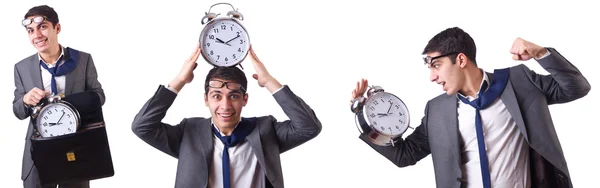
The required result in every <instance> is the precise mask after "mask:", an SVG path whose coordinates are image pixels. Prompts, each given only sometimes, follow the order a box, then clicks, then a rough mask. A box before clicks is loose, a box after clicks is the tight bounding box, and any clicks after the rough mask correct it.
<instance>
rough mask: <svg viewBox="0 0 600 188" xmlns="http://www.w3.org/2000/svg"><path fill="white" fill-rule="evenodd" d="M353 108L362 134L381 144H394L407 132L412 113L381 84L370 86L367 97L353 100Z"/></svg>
mask: <svg viewBox="0 0 600 188" xmlns="http://www.w3.org/2000/svg"><path fill="white" fill-rule="evenodd" d="M351 110H352V112H354V114H355V122H356V121H358V123H357V127H358V130H359V132H360V133H361V134H365V136H366V138H367V140H368V141H370V142H371V143H374V144H376V145H379V146H394V144H395V143H396V142H397V140H398V138H401V137H402V135H403V134H404V133H405V132H406V130H407V129H408V128H412V127H410V126H409V124H410V115H409V112H408V108H407V107H406V105H405V104H404V102H403V101H402V100H401V99H400V98H399V97H397V96H396V95H394V94H392V93H389V92H386V91H385V90H384V89H383V88H382V87H380V86H370V87H369V90H368V91H367V97H366V98H365V97H363V96H360V97H359V98H357V99H355V100H353V101H352V105H351Z"/></svg>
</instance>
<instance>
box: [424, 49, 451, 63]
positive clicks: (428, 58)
mask: <svg viewBox="0 0 600 188" xmlns="http://www.w3.org/2000/svg"><path fill="white" fill-rule="evenodd" d="M455 54H458V52H450V53H447V54H442V55H438V56H435V57H429V56H426V57H424V58H423V61H425V64H431V62H433V60H435V59H438V58H442V57H446V56H449V55H455Z"/></svg>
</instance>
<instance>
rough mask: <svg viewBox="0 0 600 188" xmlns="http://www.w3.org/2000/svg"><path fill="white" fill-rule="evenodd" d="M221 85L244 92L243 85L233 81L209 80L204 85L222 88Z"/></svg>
mask: <svg viewBox="0 0 600 188" xmlns="http://www.w3.org/2000/svg"><path fill="white" fill-rule="evenodd" d="M223 86H225V87H226V88H227V89H230V90H240V91H242V93H246V89H245V88H244V86H242V85H241V84H238V83H235V82H223V81H219V80H211V81H209V82H208V85H206V87H207V88H208V87H211V88H217V89H218V88H223Z"/></svg>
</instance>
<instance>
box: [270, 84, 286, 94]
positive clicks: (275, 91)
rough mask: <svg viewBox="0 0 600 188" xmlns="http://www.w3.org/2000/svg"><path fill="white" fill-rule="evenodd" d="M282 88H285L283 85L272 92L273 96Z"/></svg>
mask: <svg viewBox="0 0 600 188" xmlns="http://www.w3.org/2000/svg"><path fill="white" fill-rule="evenodd" d="M283 87H285V86H284V85H281V87H280V88H279V89H277V90H275V92H273V94H275V93H277V92H279V91H280V90H281V89H283Z"/></svg>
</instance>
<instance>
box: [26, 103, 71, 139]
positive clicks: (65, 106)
mask: <svg viewBox="0 0 600 188" xmlns="http://www.w3.org/2000/svg"><path fill="white" fill-rule="evenodd" d="M61 99H62V98H61V96H60V95H56V96H49V97H47V98H46V100H44V101H43V102H42V103H41V104H39V105H37V106H35V107H34V110H33V113H32V115H31V117H32V118H33V119H34V122H35V125H34V126H35V127H36V128H37V132H38V133H39V134H40V136H42V137H44V138H49V137H55V136H61V135H66V134H71V133H75V132H76V131H77V128H78V127H79V124H80V116H79V112H78V111H77V109H75V107H74V106H73V105H71V104H70V103H69V102H67V101H64V100H61Z"/></svg>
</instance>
